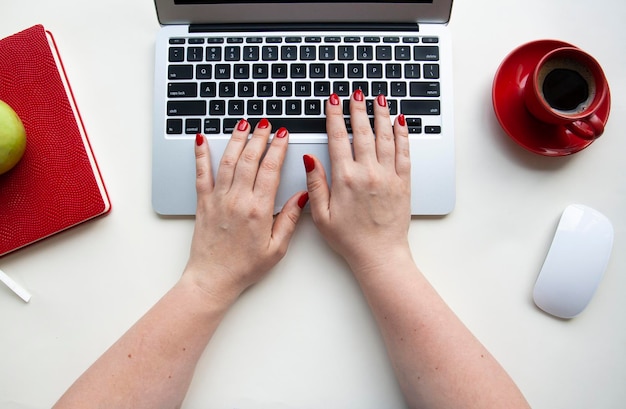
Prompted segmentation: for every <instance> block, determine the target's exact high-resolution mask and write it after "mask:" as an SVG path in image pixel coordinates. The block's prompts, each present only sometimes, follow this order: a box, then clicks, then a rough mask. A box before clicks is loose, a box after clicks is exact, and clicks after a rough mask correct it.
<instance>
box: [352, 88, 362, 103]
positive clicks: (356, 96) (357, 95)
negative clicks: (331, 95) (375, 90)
mask: <svg viewBox="0 0 626 409" xmlns="http://www.w3.org/2000/svg"><path fill="white" fill-rule="evenodd" d="M354 100H355V101H363V91H361V88H359V89H357V90H356V91H354Z"/></svg>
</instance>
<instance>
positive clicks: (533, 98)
mask: <svg viewBox="0 0 626 409" xmlns="http://www.w3.org/2000/svg"><path fill="white" fill-rule="evenodd" d="M608 94H609V85H608V82H607V80H606V77H605V76H604V72H603V71H602V67H600V64H598V62H597V61H596V60H595V59H594V58H593V57H592V56H590V55H589V54H587V53H585V52H584V51H582V50H581V49H579V48H576V47H562V48H557V49H554V50H552V51H550V52H548V53H547V54H546V55H544V56H543V57H542V58H541V59H540V60H539V62H538V63H537V65H536V66H535V68H534V69H533V71H532V72H531V74H530V76H529V77H528V81H527V82H526V86H525V89H524V101H525V104H526V108H527V109H528V111H529V112H530V113H531V114H532V115H533V116H534V117H535V118H537V119H538V120H540V121H542V122H545V123H549V124H555V125H563V126H565V127H566V128H567V129H568V130H569V131H570V132H572V133H573V134H574V135H576V136H578V137H579V138H582V139H586V140H592V139H595V138H597V137H599V136H600V135H602V133H603V132H604V122H603V121H602V120H601V119H600V118H599V117H598V115H597V114H596V111H598V108H599V107H600V106H601V105H602V103H603V102H604V101H605V99H606V98H607V96H608Z"/></svg>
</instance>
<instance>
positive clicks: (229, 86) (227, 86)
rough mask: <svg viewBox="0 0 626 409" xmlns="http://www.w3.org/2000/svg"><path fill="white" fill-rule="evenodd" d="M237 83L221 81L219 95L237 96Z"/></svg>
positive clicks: (222, 96)
mask: <svg viewBox="0 0 626 409" xmlns="http://www.w3.org/2000/svg"><path fill="white" fill-rule="evenodd" d="M235 89H236V88H235V83H234V82H220V83H219V96H220V97H221V98H224V97H234V96H235Z"/></svg>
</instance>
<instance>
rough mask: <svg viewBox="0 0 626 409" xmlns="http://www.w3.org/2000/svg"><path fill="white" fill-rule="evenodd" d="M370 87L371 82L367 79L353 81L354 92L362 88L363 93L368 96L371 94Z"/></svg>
mask: <svg viewBox="0 0 626 409" xmlns="http://www.w3.org/2000/svg"><path fill="white" fill-rule="evenodd" d="M369 88H370V87H369V83H368V82H366V81H354V82H353V83H352V92H354V91H356V90H357V89H360V90H361V91H363V95H365V96H366V97H368V96H369Z"/></svg>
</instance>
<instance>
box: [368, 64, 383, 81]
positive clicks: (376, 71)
mask: <svg viewBox="0 0 626 409" xmlns="http://www.w3.org/2000/svg"><path fill="white" fill-rule="evenodd" d="M382 77H383V65H382V64H367V78H382Z"/></svg>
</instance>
